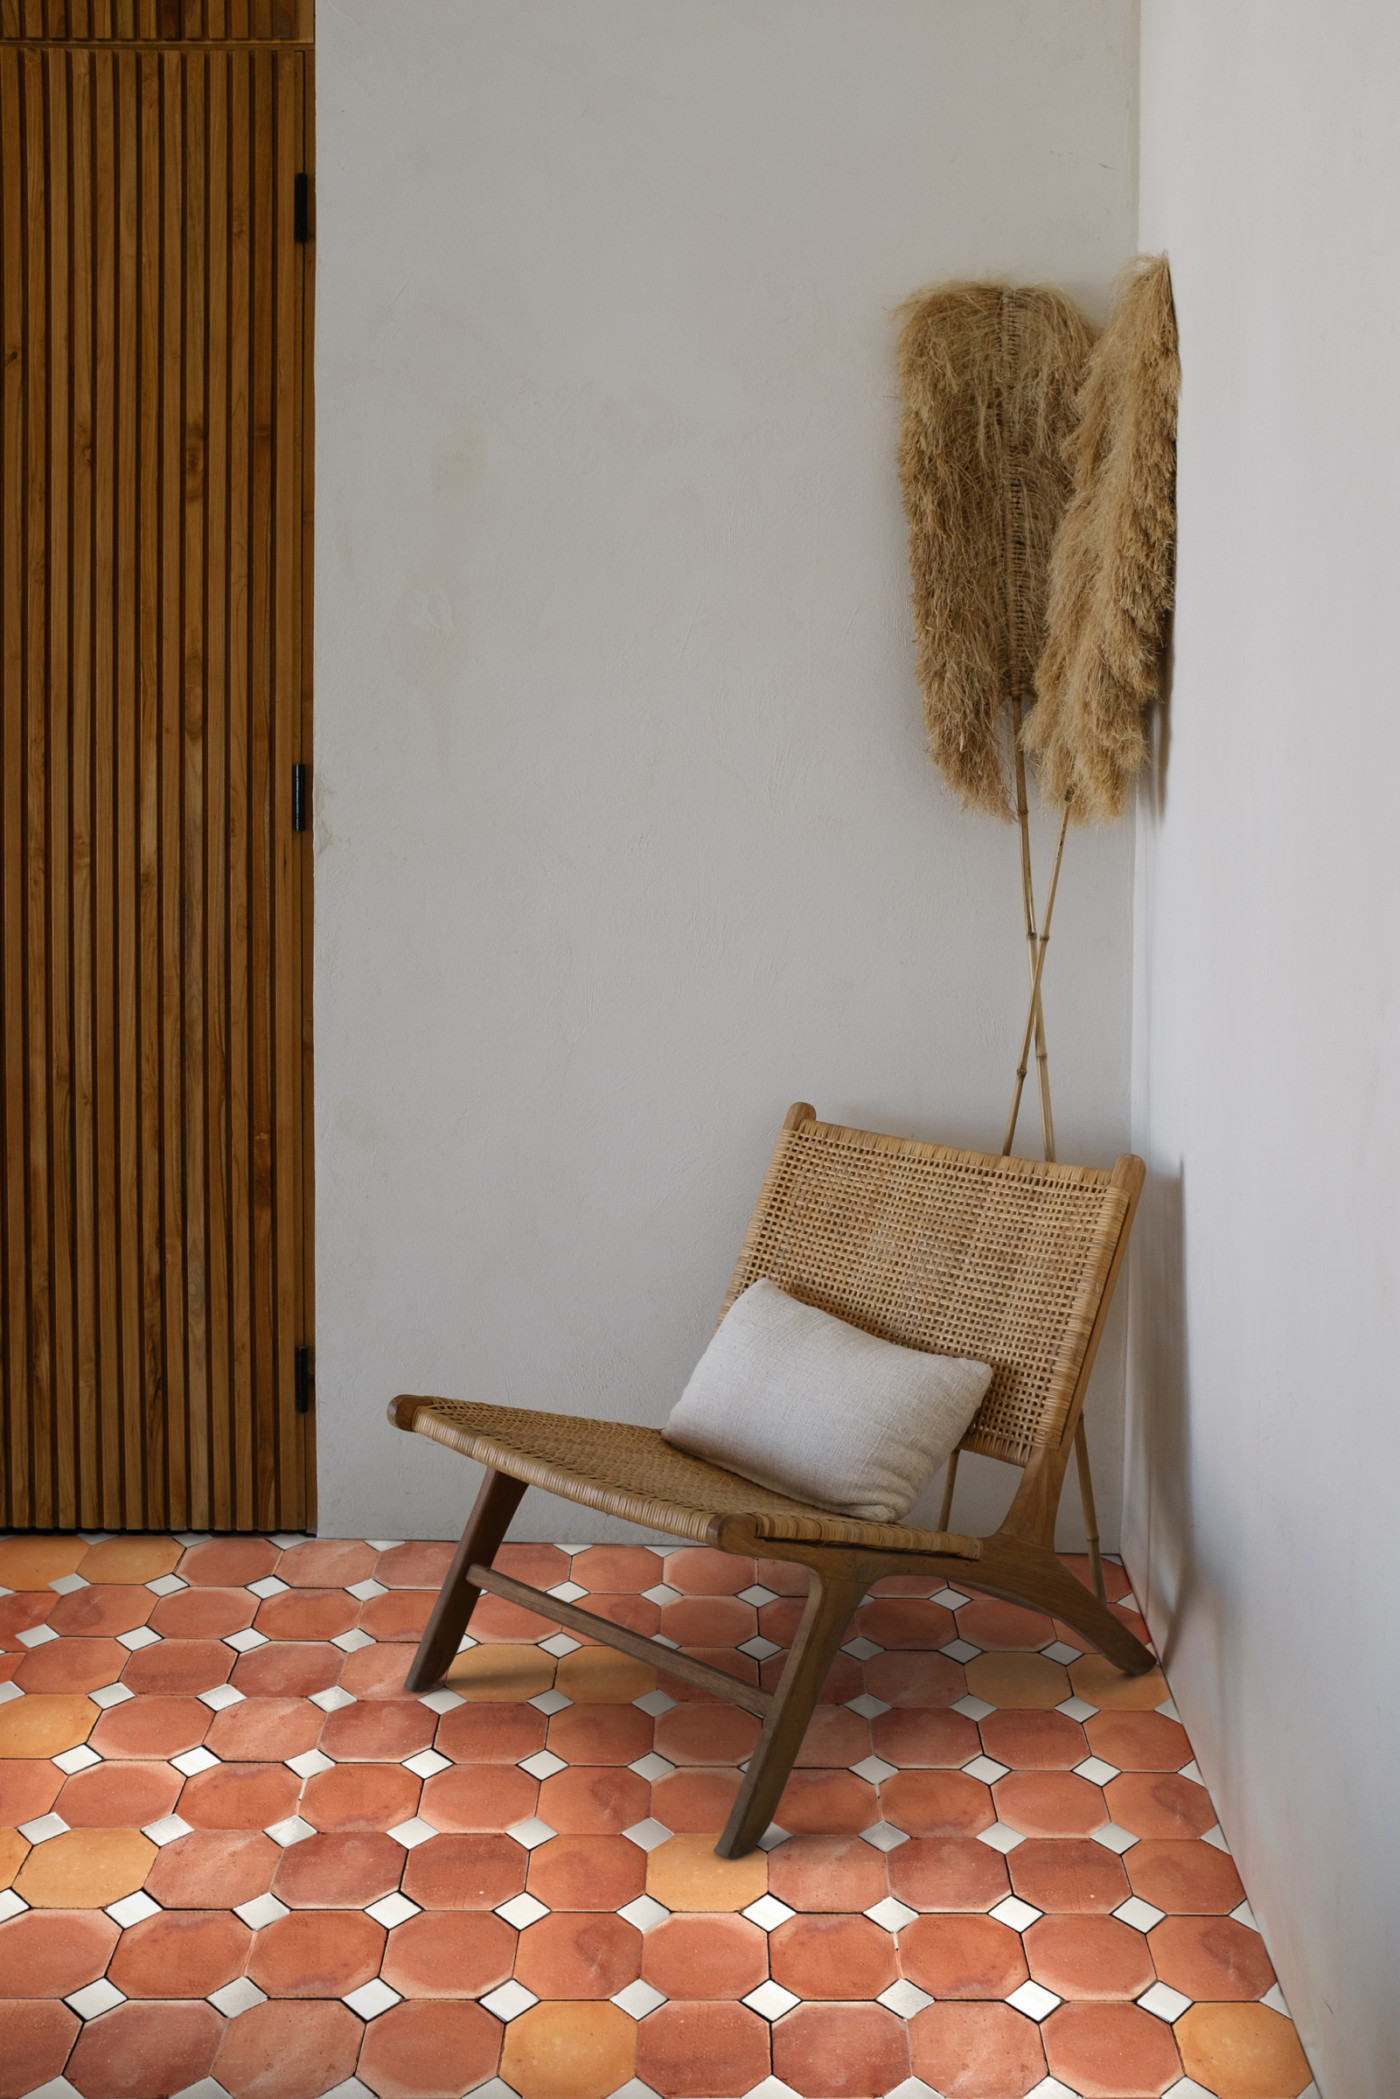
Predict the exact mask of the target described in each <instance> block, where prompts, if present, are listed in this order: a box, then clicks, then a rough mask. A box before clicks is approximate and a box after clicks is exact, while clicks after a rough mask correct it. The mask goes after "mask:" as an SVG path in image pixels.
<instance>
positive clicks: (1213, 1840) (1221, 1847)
mask: <svg viewBox="0 0 1400 2099" xmlns="http://www.w3.org/2000/svg"><path fill="white" fill-rule="evenodd" d="M1201 1842H1202V1843H1203V1844H1213V1845H1214V1846H1215V1848H1216V1850H1217V1851H1223V1852H1224V1854H1225V1856H1226V1858H1228V1857H1229V1856H1230V1847H1229V1845H1228V1844H1227V1843H1226V1842H1225V1832H1224V1830H1223V1829H1222V1828H1221V1827H1220V1824H1219V1823H1218V1822H1216V1823H1214V1824H1213V1825H1212V1827H1211V1828H1210V1829H1208V1830H1207V1831H1206V1833H1205V1835H1204V1836H1203V1837H1202V1838H1201Z"/></svg>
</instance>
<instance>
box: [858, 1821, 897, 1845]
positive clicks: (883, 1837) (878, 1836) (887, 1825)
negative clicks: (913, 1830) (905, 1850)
mask: <svg viewBox="0 0 1400 2099" xmlns="http://www.w3.org/2000/svg"><path fill="white" fill-rule="evenodd" d="M861 1836H862V1837H863V1838H864V1839H865V1842H866V1843H867V1844H873V1845H874V1847H875V1849H876V1850H877V1851H897V1850H898V1849H899V1847H900V1845H901V1844H907V1843H908V1842H909V1832H908V1830H907V1829H896V1828H895V1825H894V1824H893V1822H872V1823H871V1825H870V1827H869V1829H863V1830H862V1831H861Z"/></svg>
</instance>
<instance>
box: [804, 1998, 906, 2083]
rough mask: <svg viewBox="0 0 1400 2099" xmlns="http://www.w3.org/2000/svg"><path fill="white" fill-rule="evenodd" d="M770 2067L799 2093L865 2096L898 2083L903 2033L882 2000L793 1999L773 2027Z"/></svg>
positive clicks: (902, 2071)
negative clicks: (824, 2001) (802, 2001)
mask: <svg viewBox="0 0 1400 2099" xmlns="http://www.w3.org/2000/svg"><path fill="white" fill-rule="evenodd" d="M773 2073H774V2075H775V2076H776V2077H779V2078H781V2079H782V2081H783V2083H784V2084H786V2085H788V2086H790V2087H791V2089H792V2090H793V2091H795V2092H801V2093H802V2094H803V2099H867V2095H868V2094H871V2093H876V2094H878V2093H881V2092H888V2091H890V2090H891V2089H892V2088H893V2087H894V2086H896V2085H900V2084H903V2082H904V2080H905V2078H906V2077H907V2076H908V2074H909V2039H908V2034H907V2032H906V2030H905V2027H904V2025H903V2022H902V2021H901V2020H899V2019H897V2018H896V2017H895V2015H894V2014H893V2012H888V2011H886V2010H885V2008H884V2006H883V2005H882V2004H799V2005H798V2006H797V2007H796V2009H795V2010H794V2011H791V2012H789V2013H788V2015H787V2017H786V2018H785V2019H780V2020H779V2021H778V2023H777V2025H776V2026H775V2027H774V2028H773Z"/></svg>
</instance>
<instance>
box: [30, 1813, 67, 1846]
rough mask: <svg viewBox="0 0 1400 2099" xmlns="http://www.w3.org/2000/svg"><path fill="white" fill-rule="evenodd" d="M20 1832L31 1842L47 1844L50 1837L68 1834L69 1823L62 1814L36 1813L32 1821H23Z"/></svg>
mask: <svg viewBox="0 0 1400 2099" xmlns="http://www.w3.org/2000/svg"><path fill="white" fill-rule="evenodd" d="M19 1833H20V1835H21V1836H22V1837H24V1838H25V1839H26V1840H27V1841H28V1842H29V1843H31V1844H47V1843H48V1841H49V1838H50V1837H62V1836H66V1835H67V1834H68V1824H67V1823H66V1822H65V1821H64V1819H63V1817H62V1815H36V1816H35V1817H34V1820H33V1821H32V1822H21V1823H20V1825H19Z"/></svg>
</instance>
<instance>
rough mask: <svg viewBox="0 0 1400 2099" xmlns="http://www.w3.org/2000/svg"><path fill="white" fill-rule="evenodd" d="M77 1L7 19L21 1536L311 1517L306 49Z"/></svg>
mask: <svg viewBox="0 0 1400 2099" xmlns="http://www.w3.org/2000/svg"><path fill="white" fill-rule="evenodd" d="M143 12H144V10H143ZM215 12H218V13H219V14H220V15H222V14H223V10H222V9H218V10H212V9H211V11H210V14H211V19H212V15H213V14H214V13H215ZM231 14H232V11H231V10H230V16H231ZM272 14H273V15H275V16H276V17H277V18H278V19H277V20H273V19H272V16H271V15H270V16H269V20H268V22H267V23H266V24H264V25H263V26H264V31H265V33H266V31H267V30H268V29H269V28H270V29H271V30H272V32H273V33H274V34H277V33H281V34H286V33H287V30H286V24H287V23H290V22H292V21H293V12H289V11H288V10H286V9H274V10H273V11H272ZM80 15H81V17H82V19H81V20H80V19H79V16H80ZM124 16H125V18H126V23H125V24H124V21H123V17H124ZM55 19H56V17H55V15H54V12H53V11H52V10H48V11H47V13H46V15H45V20H47V21H48V22H49V23H52V22H53V21H54V20H55ZM191 19H192V18H191V15H190V11H189V10H188V9H186V10H185V12H184V13H183V15H181V16H180V17H179V20H180V22H182V23H183V24H184V25H185V26H186V28H188V24H189V22H190V20H191ZM201 19H203V17H202V16H201ZM68 20H69V22H70V23H71V24H72V25H73V26H74V29H75V32H85V33H86V35H87V36H88V37H89V39H91V38H95V37H99V36H101V35H103V34H106V35H109V36H111V37H112V38H113V41H112V42H110V43H108V44H107V45H105V46H101V45H99V44H97V43H94V42H91V41H89V42H88V43H87V44H85V45H84V46H83V47H78V46H73V47H71V48H64V47H62V46H57V45H54V46H49V47H46V48H35V47H34V46H33V45H32V44H26V45H25V46H24V47H22V48H18V49H16V48H14V46H13V44H11V46H10V47H9V48H6V47H5V43H4V38H5V36H7V35H8V36H13V27H12V25H13V23H14V21H15V9H14V8H13V6H11V5H9V4H8V0H6V4H5V5H4V7H3V12H0V182H2V183H3V195H0V306H2V307H3V311H2V312H0V330H3V340H4V350H5V364H4V369H3V378H2V379H0V387H2V389H3V390H2V392H0V612H3V617H4V642H3V654H0V667H2V668H3V693H0V699H2V700H3V716H2V718H0V763H3V778H0V843H3V847H4V855H3V869H0V992H3V1011H0V1146H3V1167H4V1173H5V1185H4V1191H3V1195H2V1196H0V1318H3V1334H0V1379H2V1380H3V1393H2V1394H0V1408H2V1409H3V1411H2V1412H0V1456H2V1457H3V1461H4V1462H3V1472H4V1478H3V1480H0V1523H7V1524H15V1525H50V1524H52V1525H57V1526H60V1527H62V1526H70V1525H83V1526H96V1525H100V1526H101V1527H103V1528H121V1527H125V1528H141V1527H152V1526H164V1525H167V1524H169V1525H173V1526H183V1525H186V1524H197V1525H199V1526H200V1527H220V1528H223V1527H228V1528H240V1527H241V1528H248V1527H252V1526H254V1525H274V1526H277V1527H286V1528H295V1527H303V1526H305V1525H306V1524H307V1523H308V1522H310V1521H311V1520H312V1502H311V1489H310V1482H309V1474H308V1468H307V1453H308V1451H309V1448H310V1434H309V1427H308V1424H307V1422H306V1420H305V1419H304V1418H303V1417H301V1416H299V1415H298V1414H297V1413H296V1409H295V1391H294V1370H293V1363H294V1352H295V1348H296V1346H297V1344H298V1343H299V1342H301V1341H302V1340H306V1339H309V1334H308V1333H307V1330H306V1326H305V1321H306V1318H307V1313H308V1302H309V1299H308V1292H307V1290H306V1286H305V1276H306V1267H307V1250H308V1245H309V1239H308V1231H307V1223H308V1220H307V1215H306V1193H307V1189H308V1187H309V1181H308V1179H307V1176H306V1173H305V1171H304V1166H305V1162H306V1158H307V1143H308V1131H307V1118H306V1115H305V1094H304V1085H305V1080H306V1076H307V1073H308V1070H309V1031H308V1029H307V1027H306V1025H305V1020H306V1016H305V1008H304V994H305V978H304V972H303V949H304V947H305V944H306V934H307V929H308V926H309V911H308V905H309V879H310V870H309V860H308V856H307V842H306V841H305V840H302V839H298V838H295V837H294V836H293V835H292V833H291V830H290V818H291V809H290V801H291V791H290V787H291V767H292V765H293V763H294V762H296V761H297V760H298V759H300V758H302V757H303V756H304V755H305V754H306V750H307V744H306V737H307V734H308V704H309V703H308V692H307V686H306V682H305V681H306V676H307V671H308V667H309V638H308V635H307V632H306V624H305V623H306V612H307V606H306V598H305V575H306V567H305V564H306V560H307V555H308V551H309V512H308V510H307V507H306V503H305V500H304V498H305V494H306V491H307V490H308V489H309V459H308V457H307V454H306V451H305V443H304V419H305V416H306V414H307V412H308V408H309V398H310V379H309V372H308V370H307V368H306V355H307V342H308V337H307V334H306V293H307V283H306V279H307V271H306V254H305V250H304V249H301V248H299V247H298V246H297V244H296V243H295V241H294V239H293V229H292V201H293V183H294V177H295V175H296V173H297V172H298V170H299V169H300V168H302V167H304V166H306V165H307V163H306V161H305V159H304V158H303V153H304V149H305V145H306V137H307V134H306V101H307V94H308V88H309V78H308V73H309V68H308V62H307V57H306V54H305V53H304V52H301V51H293V50H281V51H279V50H276V49H272V48H268V46H267V45H264V46H263V47H262V48H256V47H250V48H246V49H243V50H239V49H237V48H236V47H235V46H234V45H233V44H232V43H229V44H226V45H225V46H224V47H223V48H221V49H218V50H206V51H201V50H198V49H196V48H194V47H192V46H183V47H177V46H175V45H168V46H167V47H166V48H164V49H161V50H156V49H151V48H145V49H134V50H133V49H123V48H122V47H121V45H120V43H119V42H118V41H116V39H117V38H118V37H119V36H120V35H121V34H122V31H123V27H124V26H126V25H130V26H126V34H128V35H130V34H131V27H132V26H134V27H135V28H136V29H137V30H138V32H139V30H140V28H141V27H142V26H143V25H142V24H141V23H139V22H135V21H134V18H133V16H132V12H131V10H129V9H128V10H123V9H122V8H120V7H118V6H111V7H99V6H96V5H94V6H92V7H91V8H87V7H81V8H78V9H77V10H76V11H75V12H74V13H73V14H71V15H70V16H69V17H68ZM161 21H162V26H163V27H164V28H165V30H166V32H167V34H168V33H169V31H170V28H171V25H172V23H175V22H176V16H175V15H174V14H172V13H171V12H170V11H169V10H168V9H166V10H164V11H163V14H162V17H161ZM33 25H34V14H33V11H32V10H30V11H29V13H28V15H27V18H26V19H25V21H24V23H23V26H24V28H25V29H26V30H27V32H28V34H29V35H31V36H32V35H33ZM227 25H228V18H227V17H226V18H225V26H227ZM147 26H155V25H154V24H151V25H147Z"/></svg>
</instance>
